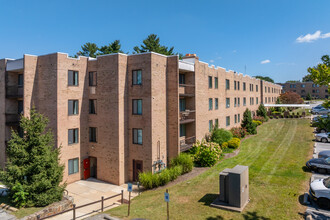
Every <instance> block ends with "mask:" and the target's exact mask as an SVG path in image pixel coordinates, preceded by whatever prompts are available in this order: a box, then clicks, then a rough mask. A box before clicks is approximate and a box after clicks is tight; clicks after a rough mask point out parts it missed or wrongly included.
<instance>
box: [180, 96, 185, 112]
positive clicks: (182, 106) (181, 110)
mask: <svg viewBox="0 0 330 220" xmlns="http://www.w3.org/2000/svg"><path fill="white" fill-rule="evenodd" d="M183 111H186V100H185V99H180V112H183Z"/></svg>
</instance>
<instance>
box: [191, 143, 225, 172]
mask: <svg viewBox="0 0 330 220" xmlns="http://www.w3.org/2000/svg"><path fill="white" fill-rule="evenodd" d="M190 152H194V161H195V163H196V164H197V165H198V166H202V167H210V166H213V165H214V164H215V163H216V162H217V161H218V160H219V159H220V156H221V147H220V145H219V144H217V143H213V142H206V141H205V140H204V139H203V140H202V141H201V142H199V141H197V142H196V143H195V144H194V145H193V147H192V148H191V151H190Z"/></svg>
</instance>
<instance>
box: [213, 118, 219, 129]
mask: <svg viewBox="0 0 330 220" xmlns="http://www.w3.org/2000/svg"><path fill="white" fill-rule="evenodd" d="M214 126H215V127H216V128H218V127H219V120H218V119H215V120H214Z"/></svg>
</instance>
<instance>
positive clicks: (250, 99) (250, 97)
mask: <svg viewBox="0 0 330 220" xmlns="http://www.w3.org/2000/svg"><path fill="white" fill-rule="evenodd" d="M250 105H252V98H251V97H250Z"/></svg>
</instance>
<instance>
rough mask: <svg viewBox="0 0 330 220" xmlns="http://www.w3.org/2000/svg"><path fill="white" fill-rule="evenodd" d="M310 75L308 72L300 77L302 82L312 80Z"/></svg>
mask: <svg viewBox="0 0 330 220" xmlns="http://www.w3.org/2000/svg"><path fill="white" fill-rule="evenodd" d="M312 81H313V80H312V78H311V76H310V75H309V74H308V75H306V76H304V77H303V78H302V82H312Z"/></svg>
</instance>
